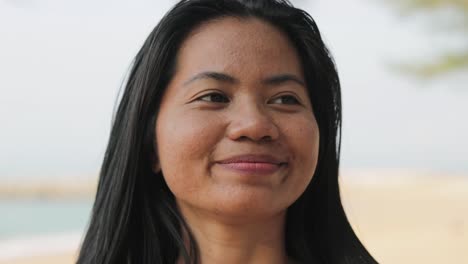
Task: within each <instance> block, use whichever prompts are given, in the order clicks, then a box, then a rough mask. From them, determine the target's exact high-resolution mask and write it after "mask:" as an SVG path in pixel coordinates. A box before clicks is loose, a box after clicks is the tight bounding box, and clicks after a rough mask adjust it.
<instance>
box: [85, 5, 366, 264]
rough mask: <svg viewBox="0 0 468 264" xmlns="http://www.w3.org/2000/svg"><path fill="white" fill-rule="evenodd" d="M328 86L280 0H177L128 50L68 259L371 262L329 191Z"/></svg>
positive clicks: (333, 167)
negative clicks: (129, 61) (127, 66)
mask: <svg viewBox="0 0 468 264" xmlns="http://www.w3.org/2000/svg"><path fill="white" fill-rule="evenodd" d="M340 127H341V101H340V84H339V79H338V76H337V72H336V69H335V66H334V63H333V60H332V58H331V56H330V54H329V52H328V51H327V49H326V47H325V46H324V44H323V42H322V40H321V37H320V33H319V30H318V28H317V26H316V25H315V23H314V21H313V20H312V18H311V17H310V16H309V15H308V14H307V13H306V12H304V11H302V10H299V9H296V8H294V7H292V6H291V5H290V4H289V3H288V2H287V1H280V0H276V1H274V0H260V1H248V0H222V1H220V0H185V1H181V2H179V3H178V4H177V5H176V6H175V7H174V8H173V9H172V10H170V11H169V13H167V14H166V16H165V17H164V18H163V19H162V20H161V22H160V23H159V25H158V26H157V27H156V28H155V29H154V31H153V32H152V33H151V34H150V36H149V37H148V39H147V40H146V42H145V43H144V45H143V47H142V48H141V50H140V52H139V53H138V54H137V56H136V58H135V61H134V65H133V68H132V70H131V73H130V75H129V78H128V82H127V85H126V88H125V91H124V93H123V97H122V100H121V102H120V105H119V107H118V110H117V113H116V116H115V120H114V124H113V127H112V131H111V136H110V140H109V145H108V148H107V151H106V154H105V158H104V162H103V165H102V169H101V173H100V179H99V185H98V190H97V194H96V200H95V204H94V208H93V212H92V217H91V221H90V224H89V228H88V231H87V234H86V237H85V239H84V241H83V244H82V248H81V252H80V255H79V258H78V263H203V264H207V263H282V264H283V263H375V261H374V260H373V259H372V257H371V256H370V255H369V254H368V253H367V251H366V250H365V248H364V247H363V245H362V244H361V243H360V242H359V240H358V238H357V237H356V235H355V234H354V232H353V230H352V229H351V227H350V225H349V223H348V221H347V219H346V216H345V213H344V211H343V208H342V205H341V201H340V196H339V188H338V166H339V152H340V140H339V133H340Z"/></svg>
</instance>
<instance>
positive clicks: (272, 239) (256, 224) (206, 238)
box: [178, 208, 289, 264]
mask: <svg viewBox="0 0 468 264" xmlns="http://www.w3.org/2000/svg"><path fill="white" fill-rule="evenodd" d="M181 209H182V210H181V212H182V214H183V215H184V218H185V220H186V221H187V224H188V225H189V227H190V229H191V231H192V234H193V236H194V238H195V239H196V241H197V244H198V248H199V253H200V263H202V264H211V263H225V264H231V263H236V264H237V263H246V264H249V263H268V264H286V263H289V261H288V256H287V254H286V247H285V243H284V241H285V239H284V236H285V234H284V226H285V216H286V212H282V213H280V214H278V215H274V216H270V217H265V218H257V219H255V220H249V221H246V220H240V221H235V220H233V219H232V218H230V219H229V220H227V219H220V218H216V217H213V216H211V217H209V216H207V215H203V214H200V213H199V212H197V213H193V212H191V211H190V210H188V209H185V210H184V209H183V208H181ZM186 238H187V237H186ZM178 263H179V264H182V263H183V260H182V259H180V260H179V261H178Z"/></svg>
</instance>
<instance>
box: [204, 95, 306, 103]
mask: <svg viewBox="0 0 468 264" xmlns="http://www.w3.org/2000/svg"><path fill="white" fill-rule="evenodd" d="M213 96H216V97H218V99H221V100H222V101H221V102H219V101H218V102H215V101H213V100H203V98H206V97H213ZM219 97H222V98H219ZM280 98H288V99H293V100H294V102H293V103H286V105H300V104H301V103H300V102H299V100H298V99H297V98H296V97H295V96H293V95H289V94H285V95H281V96H279V97H276V98H274V99H273V101H276V100H277V99H280ZM196 100H197V101H205V102H212V103H220V104H221V103H228V102H229V98H228V97H227V96H225V95H223V94H222V93H218V92H212V93H208V94H205V95H203V96H200V97H198V98H197V99H196ZM283 100H284V99H283Z"/></svg>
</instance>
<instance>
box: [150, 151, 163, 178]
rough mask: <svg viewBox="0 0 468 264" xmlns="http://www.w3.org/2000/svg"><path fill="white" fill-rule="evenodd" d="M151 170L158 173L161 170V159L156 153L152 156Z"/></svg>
mask: <svg viewBox="0 0 468 264" xmlns="http://www.w3.org/2000/svg"><path fill="white" fill-rule="evenodd" d="M151 170H152V171H153V172H154V173H155V174H156V173H159V172H160V171H161V165H160V164H159V160H158V158H157V157H156V155H152V157H151Z"/></svg>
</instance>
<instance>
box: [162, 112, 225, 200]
mask: <svg viewBox="0 0 468 264" xmlns="http://www.w3.org/2000/svg"><path fill="white" fill-rule="evenodd" d="M210 120H211V121H210V123H207V119H206V118H204V117H203V116H201V115H193V114H190V113H187V112H183V111H179V112H177V111H173V112H169V111H166V112H161V113H160V115H159V116H158V120H157V125H156V142H157V152H158V157H159V162H160V166H161V170H162V172H163V175H164V178H165V179H166V182H167V184H168V185H169V187H170V188H171V190H172V191H173V192H177V190H176V189H186V188H189V187H190V188H195V187H196V186H197V185H199V184H201V182H202V178H203V176H204V175H206V168H207V164H208V162H209V158H210V155H211V152H212V148H213V147H214V146H215V145H216V140H217V138H218V137H219V134H220V132H219V129H216V128H217V127H218V125H217V120H215V119H213V118H211V119H210ZM179 191H186V190H179Z"/></svg>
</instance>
